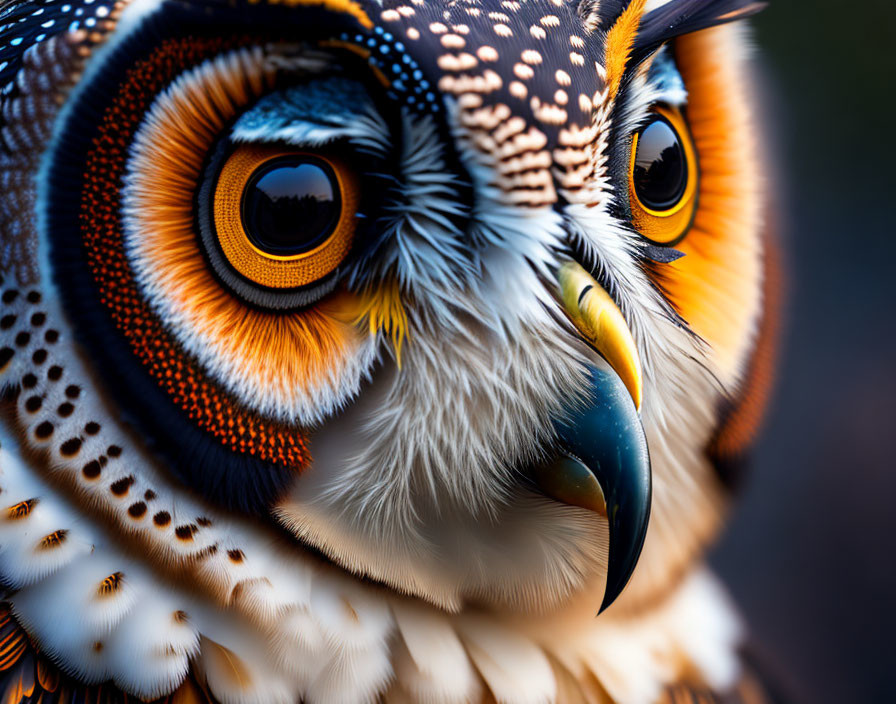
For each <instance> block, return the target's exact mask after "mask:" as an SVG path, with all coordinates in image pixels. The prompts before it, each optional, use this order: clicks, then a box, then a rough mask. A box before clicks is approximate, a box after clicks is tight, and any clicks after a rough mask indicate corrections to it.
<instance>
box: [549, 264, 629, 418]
mask: <svg viewBox="0 0 896 704" xmlns="http://www.w3.org/2000/svg"><path fill="white" fill-rule="evenodd" d="M557 278H558V280H559V282H560V295H561V299H562V301H563V307H564V308H565V309H566V312H567V314H568V315H569V317H570V319H571V320H572V322H573V323H574V324H575V326H576V327H577V328H578V329H579V331H580V332H581V333H582V335H583V336H584V337H585V339H586V340H588V342H590V343H591V344H592V345H593V346H594V348H595V349H596V350H597V351H598V352H599V353H600V355H601V356H602V357H603V358H604V359H606V360H607V362H609V363H610V366H612V367H613V369H614V370H615V371H616V373H617V374H618V375H619V378H620V379H622V383H623V384H625V388H627V389H628V391H629V393H630V394H631V397H632V400H633V401H634V402H635V408H636V409H637V410H641V398H642V391H643V380H642V377H641V359H640V357H639V356H638V347H637V345H635V341H634V339H633V338H632V333H631V331H630V330H629V327H628V323H627V322H626V320H625V317H623V315H622V311H620V310H619V306H617V305H616V301H614V300H613V299H612V298H611V297H610V294H608V293H607V292H606V290H604V287H603V286H601V285H600V284H599V283H597V281H595V280H594V278H593V277H592V276H591V275H590V274H589V273H588V272H587V271H585V269H583V268H582V266H581V265H579V264H577V263H575V262H568V263H566V264H564V265H563V266H561V267H560V271H559V272H558V274H557Z"/></svg>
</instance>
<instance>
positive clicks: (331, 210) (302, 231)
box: [242, 155, 342, 256]
mask: <svg viewBox="0 0 896 704" xmlns="http://www.w3.org/2000/svg"><path fill="white" fill-rule="evenodd" d="M341 207H342V203H341V199H340V197H339V183H338V181H337V180H336V175H335V174H334V173H333V170H332V168H330V166H329V165H328V164H327V163H326V162H324V161H322V160H320V159H315V158H314V157H312V156H306V155H292V156H287V157H281V158H278V159H272V160H271V161H269V162H267V163H265V164H263V165H262V166H261V167H260V168H258V170H256V172H255V173H254V174H253V175H252V177H251V178H250V179H249V182H248V183H247V184H246V188H245V190H244V193H243V206H242V219H243V227H244V228H245V231H246V234H247V235H248V237H249V240H250V241H251V242H252V244H253V245H255V246H256V247H257V248H258V249H260V250H262V251H264V252H267V253H269V254H273V255H276V256H291V255H296V254H301V253H302V252H307V251H309V250H311V249H314V248H315V247H317V246H318V245H320V244H321V243H322V242H324V240H326V238H327V237H328V236H329V235H330V234H331V233H332V232H333V230H334V228H335V227H336V225H337V223H338V222H339V216H340V213H341Z"/></svg>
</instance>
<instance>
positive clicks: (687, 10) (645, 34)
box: [631, 0, 766, 65]
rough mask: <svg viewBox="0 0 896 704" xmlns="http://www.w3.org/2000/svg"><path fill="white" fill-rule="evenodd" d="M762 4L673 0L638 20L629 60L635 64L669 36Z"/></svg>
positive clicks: (713, 23)
mask: <svg viewBox="0 0 896 704" xmlns="http://www.w3.org/2000/svg"><path fill="white" fill-rule="evenodd" d="M765 6H766V3H764V2H755V1H754V0H709V2H707V0H672V2H669V3H667V4H666V5H663V6H662V7H660V8H657V9H656V10H654V11H653V12H650V13H648V14H647V15H646V16H645V17H644V19H643V20H642V21H641V28H640V29H639V31H638V37H637V39H636V40H635V46H634V48H633V49H632V56H631V58H632V64H633V65H637V64H638V63H640V62H641V61H643V60H644V59H645V58H646V57H648V56H650V55H651V54H652V53H653V52H655V51H656V50H657V49H659V48H660V47H661V46H662V45H663V44H664V43H665V42H667V41H669V40H670V39H674V38H675V37H680V36H682V35H684V34H690V33H692V32H699V31H700V30H701V29H709V28H710V27H715V26H717V25H720V24H725V23H727V22H734V21H736V20H740V19H744V18H746V17H750V16H752V15H755V14H756V13H758V12H760V11H762V10H763V9H764V8H765Z"/></svg>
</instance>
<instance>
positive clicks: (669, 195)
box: [629, 106, 700, 246]
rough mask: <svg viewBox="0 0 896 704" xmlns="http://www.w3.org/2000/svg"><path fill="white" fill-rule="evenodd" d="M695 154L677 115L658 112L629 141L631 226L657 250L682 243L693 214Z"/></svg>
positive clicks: (696, 171)
mask: <svg viewBox="0 0 896 704" xmlns="http://www.w3.org/2000/svg"><path fill="white" fill-rule="evenodd" d="M699 181H700V175H699V169H698V165H697V151H696V149H695V148H694V142H693V140H692V139H691V135H690V131H689V130H688V126H687V123H686V122H685V120H684V117H683V116H682V114H681V112H680V111H678V110H676V109H674V108H668V107H663V106H659V107H657V108H655V115H654V116H653V119H651V121H650V122H648V123H647V124H646V125H645V126H644V127H643V128H642V129H641V130H640V131H639V132H637V133H636V134H635V135H634V136H633V137H632V155H631V163H630V165H629V202H630V204H631V211H632V223H633V224H634V226H635V228H636V229H637V230H638V232H640V233H641V234H642V235H643V236H644V237H646V238H647V239H648V240H650V241H651V242H654V243H656V244H661V245H666V246H672V245H675V244H677V243H678V242H680V241H681V240H682V238H684V236H685V235H686V234H687V232H688V230H689V229H690V227H691V224H692V223H693V221H694V215H695V214H696V212H697V191H698V185H699Z"/></svg>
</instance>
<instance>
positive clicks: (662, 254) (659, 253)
mask: <svg viewBox="0 0 896 704" xmlns="http://www.w3.org/2000/svg"><path fill="white" fill-rule="evenodd" d="M642 253H643V254H644V256H645V257H647V258H648V259H649V260H650V261H652V262H656V263H657V264H671V263H672V262H677V261H678V260H679V259H681V258H682V257H684V256H686V255H685V253H684V252H681V251H679V250H677V249H675V248H674V247H659V246H657V245H655V244H649V245H647V246H646V247H644V250H643V252H642Z"/></svg>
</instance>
